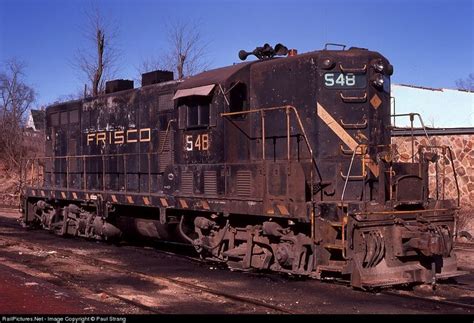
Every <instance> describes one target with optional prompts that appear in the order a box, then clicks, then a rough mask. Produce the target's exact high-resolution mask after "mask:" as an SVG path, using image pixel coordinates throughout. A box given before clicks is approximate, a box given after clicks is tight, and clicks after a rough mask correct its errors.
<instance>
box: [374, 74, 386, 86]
mask: <svg viewBox="0 0 474 323" xmlns="http://www.w3.org/2000/svg"><path fill="white" fill-rule="evenodd" d="M372 82H373V83H374V85H375V86H376V87H383V83H384V82H385V81H384V79H383V75H382V74H375V76H374V79H373V81H372Z"/></svg>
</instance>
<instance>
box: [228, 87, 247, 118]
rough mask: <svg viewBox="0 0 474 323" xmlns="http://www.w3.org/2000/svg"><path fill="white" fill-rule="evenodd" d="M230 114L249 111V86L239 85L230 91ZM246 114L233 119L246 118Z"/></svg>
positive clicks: (235, 116)
mask: <svg viewBox="0 0 474 323" xmlns="http://www.w3.org/2000/svg"><path fill="white" fill-rule="evenodd" d="M229 96H230V98H229V99H230V100H229V112H242V111H245V110H248V98H247V85H246V84H245V83H241V82H239V83H237V84H235V85H233V86H232V89H231V90H230V95H229ZM244 117H245V114H237V115H234V116H233V118H244Z"/></svg>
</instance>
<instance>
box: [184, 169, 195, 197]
mask: <svg viewBox="0 0 474 323" xmlns="http://www.w3.org/2000/svg"><path fill="white" fill-rule="evenodd" d="M193 187H194V174H193V172H183V173H182V174H181V193H183V194H193Z"/></svg>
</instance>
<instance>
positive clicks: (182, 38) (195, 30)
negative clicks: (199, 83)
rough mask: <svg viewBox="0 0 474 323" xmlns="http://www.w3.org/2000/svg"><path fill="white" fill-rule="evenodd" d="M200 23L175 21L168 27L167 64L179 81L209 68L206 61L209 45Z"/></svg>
mask: <svg viewBox="0 0 474 323" xmlns="http://www.w3.org/2000/svg"><path fill="white" fill-rule="evenodd" d="M200 30H201V28H200V23H199V22H179V21H175V22H173V23H171V24H170V25H169V27H168V43H169V53H168V55H167V62H168V64H169V65H170V67H171V68H172V69H173V70H175V71H176V72H177V76H178V79H182V78H184V77H185V76H190V75H193V74H195V73H198V72H200V71H202V70H204V69H206V68H207V67H208V66H209V62H208V61H207V60H206V56H205V55H206V52H207V50H208V49H207V48H208V43H207V42H205V41H204V39H203V36H202V34H201V31H200Z"/></svg>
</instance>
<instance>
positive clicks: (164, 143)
mask: <svg viewBox="0 0 474 323" xmlns="http://www.w3.org/2000/svg"><path fill="white" fill-rule="evenodd" d="M158 136H159V138H160V139H159V146H158V149H159V150H158V152H159V154H158V167H159V169H158V171H159V172H160V173H162V172H164V171H165V168H166V166H168V165H171V164H174V154H173V151H172V150H171V142H170V141H171V137H172V136H173V133H172V132H171V131H169V132H168V135H166V131H160V132H159V133H158Z"/></svg>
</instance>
